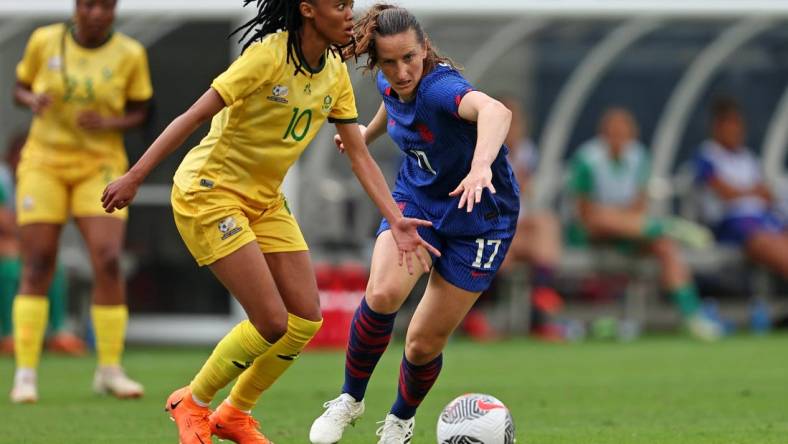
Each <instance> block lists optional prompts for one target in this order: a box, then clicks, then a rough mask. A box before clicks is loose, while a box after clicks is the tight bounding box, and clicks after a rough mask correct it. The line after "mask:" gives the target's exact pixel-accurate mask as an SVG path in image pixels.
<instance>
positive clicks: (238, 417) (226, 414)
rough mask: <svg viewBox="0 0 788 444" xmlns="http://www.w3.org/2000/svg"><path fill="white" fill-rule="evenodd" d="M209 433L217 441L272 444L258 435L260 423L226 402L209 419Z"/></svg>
mask: <svg viewBox="0 0 788 444" xmlns="http://www.w3.org/2000/svg"><path fill="white" fill-rule="evenodd" d="M210 422H211V433H213V434H214V435H216V436H218V437H219V439H229V440H230V441H233V442H236V443H237V444H273V443H272V442H271V441H270V440H269V439H268V438H266V437H265V435H263V434H262V433H260V423H259V422H257V420H255V419H254V418H253V417H252V415H250V414H248V413H246V412H244V411H241V410H238V409H237V408H235V407H233V406H231V405H230V404H229V403H227V402H226V401H225V402H223V403H222V404H221V405H220V406H219V407H218V408H217V409H216V411H215V412H213V414H211V417H210Z"/></svg>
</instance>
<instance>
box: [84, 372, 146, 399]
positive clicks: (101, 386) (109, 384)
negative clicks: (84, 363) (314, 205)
mask: <svg viewBox="0 0 788 444" xmlns="http://www.w3.org/2000/svg"><path fill="white" fill-rule="evenodd" d="M93 390H94V391H95V392H96V393H100V394H109V395H113V396H115V397H116V398H120V399H129V398H139V397H142V395H143V394H144V393H145V390H144V389H143V388H142V384H140V383H139V382H137V381H134V380H132V379H130V378H129V377H128V376H126V373H125V372H124V371H123V369H122V368H120V367H100V368H98V369H96V374H95V375H94V376H93Z"/></svg>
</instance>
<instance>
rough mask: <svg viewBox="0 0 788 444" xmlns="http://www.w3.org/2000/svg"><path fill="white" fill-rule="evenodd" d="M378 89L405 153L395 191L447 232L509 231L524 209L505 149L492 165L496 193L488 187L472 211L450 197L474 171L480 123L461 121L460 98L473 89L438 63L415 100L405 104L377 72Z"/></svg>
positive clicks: (391, 129)
mask: <svg viewBox="0 0 788 444" xmlns="http://www.w3.org/2000/svg"><path fill="white" fill-rule="evenodd" d="M377 80H378V82H377V83H378V90H379V91H380V94H381V95H382V96H383V103H384V105H385V107H386V112H387V114H388V124H387V126H388V134H389V136H391V138H392V139H393V140H394V142H395V143H396V144H397V146H399V148H400V149H401V150H402V151H403V153H405V155H406V159H405V160H404V162H403V164H402V167H401V168H400V171H399V176H398V177H397V184H396V187H395V189H396V190H397V191H403V192H405V193H407V194H408V195H409V196H410V197H411V199H413V200H414V201H415V202H417V203H418V204H419V205H420V206H422V207H423V210H424V211H425V213H426V214H427V216H428V218H429V220H430V221H432V223H433V224H434V226H435V228H436V229H437V230H438V231H439V232H441V233H445V234H448V235H474V234H479V233H482V232H485V231H487V230H490V229H506V228H507V227H509V226H510V225H511V223H512V221H513V220H516V218H517V213H518V211H519V208H520V197H519V189H518V185H517V181H516V180H515V178H514V175H513V173H512V169H511V167H510V166H509V163H508V162H507V160H506V154H507V153H508V149H507V148H506V147H502V148H501V150H500V152H499V153H498V157H496V159H495V161H494V162H493V163H492V166H491V169H492V174H493V179H492V183H493V186H494V187H495V189H496V191H497V192H496V194H494V195H491V194H490V193H489V192H488V191H487V190H485V191H484V196H483V197H482V201H481V204H480V206H479V207H478V208H476V207H475V208H474V210H473V212H472V213H470V214H468V213H467V212H465V211H464V210H462V211H458V210H457V204H458V203H459V196H458V197H449V193H450V192H451V191H453V190H454V189H455V188H456V187H457V185H459V184H460V182H461V181H462V179H464V178H465V176H467V175H468V172H469V171H470V169H471V160H472V159H473V154H474V149H475V147H476V122H469V121H466V120H463V119H462V118H461V117H460V116H459V114H458V113H457V112H458V109H459V106H460V101H461V100H462V98H463V97H464V96H465V94H467V93H468V92H470V91H473V87H472V86H471V85H470V83H468V81H467V80H465V79H464V78H463V77H462V76H461V75H460V73H459V72H457V71H456V70H455V69H453V68H451V67H450V66H446V65H439V66H437V67H436V68H435V69H434V70H433V71H432V72H430V73H429V74H427V75H426V76H424V78H422V79H421V82H420V84H419V86H418V90H417V93H416V98H415V100H413V101H411V102H407V103H404V102H401V101H400V100H399V98H398V97H396V93H395V92H394V90H393V89H392V88H391V86H390V85H389V83H388V82H387V81H386V79H385V77H384V76H383V74H382V73H378V79H377Z"/></svg>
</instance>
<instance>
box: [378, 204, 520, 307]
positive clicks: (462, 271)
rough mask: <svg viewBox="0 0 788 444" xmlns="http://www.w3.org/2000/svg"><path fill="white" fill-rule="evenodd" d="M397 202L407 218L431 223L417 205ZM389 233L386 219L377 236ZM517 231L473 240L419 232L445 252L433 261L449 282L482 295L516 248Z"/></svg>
mask: <svg viewBox="0 0 788 444" xmlns="http://www.w3.org/2000/svg"><path fill="white" fill-rule="evenodd" d="M394 198H395V200H396V201H397V204H398V205H399V207H400V210H401V211H402V214H403V215H404V216H405V217H410V218H415V219H423V220H429V218H427V216H426V215H425V214H424V212H423V211H422V210H421V209H420V208H419V207H418V206H417V205H416V204H415V203H413V202H411V201H408V200H404V199H402V198H401V196H395V197H394ZM457 211H465V210H464V209H458V210H457ZM389 229H391V226H390V225H389V223H388V221H387V220H386V219H385V218H384V219H383V220H382V221H381V223H380V228H378V232H377V234H378V235H380V233H382V232H384V231H386V230H389ZM515 229H516V225H514V224H513V226H512V228H511V229H510V230H489V231H482V232H481V234H479V235H477V236H469V237H465V236H462V237H458V236H446V235H442V234H441V233H440V232H439V231H438V230H436V229H435V228H432V227H419V229H418V230H419V235H421V237H422V238H423V239H424V240H425V241H427V242H429V243H430V245H432V246H433V247H435V248H437V249H438V251H440V252H441V256H440V257H435V256H433V257H432V261H433V267H434V268H435V270H436V271H437V272H438V273H439V274H440V275H441V276H442V277H443V278H444V279H446V281H448V282H449V283H450V284H452V285H454V286H455V287H459V288H461V289H463V290H467V291H470V292H481V291H484V290H486V289H488V288H489V287H490V284H492V281H493V278H494V277H495V273H496V272H498V269H499V268H500V267H501V263H503V258H504V257H506V252H507V251H509V246H510V245H511V244H512V238H513V237H514V231H515Z"/></svg>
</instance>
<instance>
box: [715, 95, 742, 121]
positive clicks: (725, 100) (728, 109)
mask: <svg viewBox="0 0 788 444" xmlns="http://www.w3.org/2000/svg"><path fill="white" fill-rule="evenodd" d="M731 115H741V107H740V106H739V102H737V101H736V100H735V99H733V98H732V97H727V96H722V97H717V98H716V99H714V101H713V102H712V104H711V121H712V123H713V122H718V121H720V120H723V119H726V118H728V117H730V116H731Z"/></svg>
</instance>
